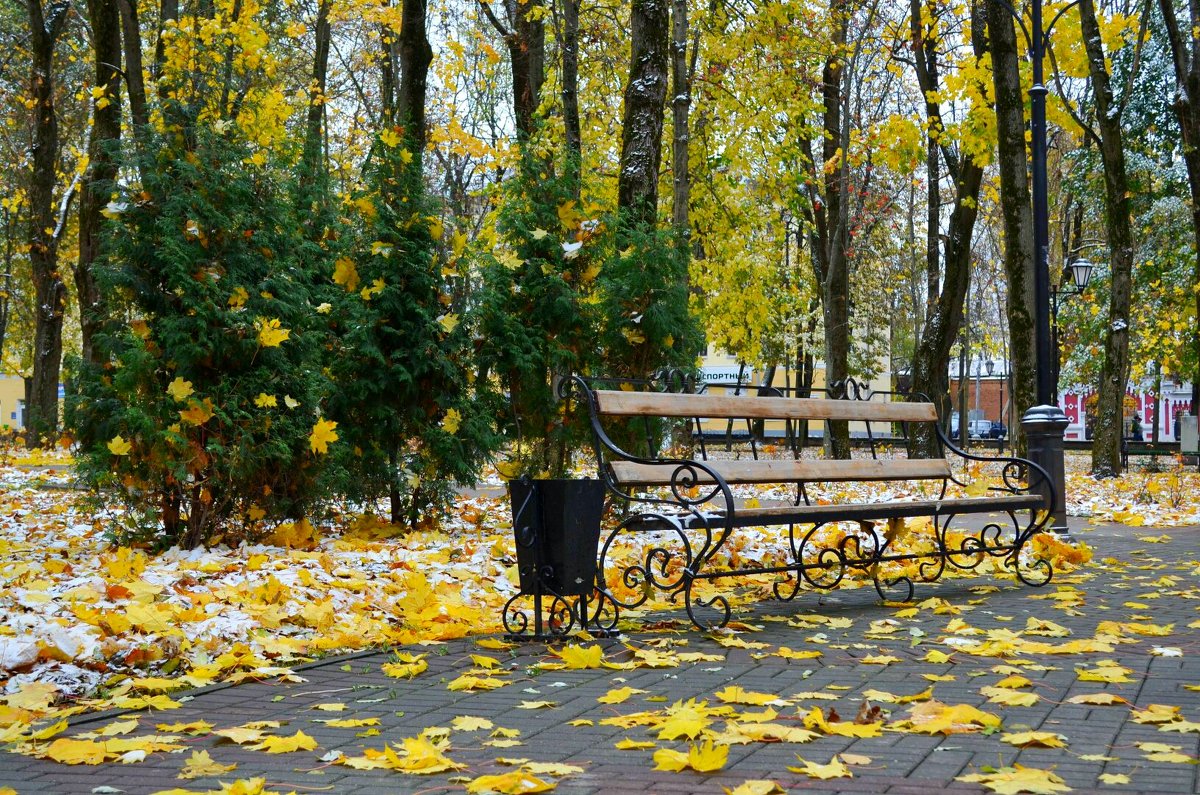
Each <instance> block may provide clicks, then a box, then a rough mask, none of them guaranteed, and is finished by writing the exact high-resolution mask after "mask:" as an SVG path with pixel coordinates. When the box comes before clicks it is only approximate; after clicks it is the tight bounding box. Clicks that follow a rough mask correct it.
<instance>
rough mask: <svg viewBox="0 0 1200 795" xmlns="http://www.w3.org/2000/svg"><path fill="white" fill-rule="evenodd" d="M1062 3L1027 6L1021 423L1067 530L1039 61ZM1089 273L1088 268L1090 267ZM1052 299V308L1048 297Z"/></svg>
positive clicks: (1055, 517) (1055, 524)
mask: <svg viewBox="0 0 1200 795" xmlns="http://www.w3.org/2000/svg"><path fill="white" fill-rule="evenodd" d="M1077 1H1078V0H1076V2H1077ZM1074 6H1075V3H1074V2H1072V3H1069V4H1068V5H1067V6H1065V7H1064V8H1062V9H1060V10H1059V12H1058V14H1057V15H1056V16H1055V17H1054V19H1053V20H1051V21H1050V24H1049V26H1047V27H1045V28H1043V27H1042V0H1032V4H1031V8H1030V12H1031V17H1032V19H1031V20H1030V21H1031V23H1032V25H1031V28H1032V29H1031V31H1030V34H1031V35H1030V38H1031V39H1032V41H1030V42H1029V44H1030V48H1029V49H1030V55H1031V56H1032V58H1033V86H1032V87H1031V88H1030V89H1029V100H1030V101H1029V105H1030V107H1029V127H1030V138H1031V140H1030V149H1031V153H1030V154H1031V158H1030V160H1031V167H1032V172H1033V173H1032V178H1033V179H1032V181H1033V271H1034V278H1033V294H1034V308H1035V314H1034V331H1035V339H1036V342H1037V349H1036V353H1037V357H1036V358H1037V403H1038V405H1036V406H1033V407H1031V408H1030V409H1029V410H1028V411H1026V412H1025V414H1024V416H1022V418H1021V425H1022V426H1023V427H1024V429H1025V435H1026V439H1027V440H1028V455H1029V458H1030V459H1031V460H1033V461H1035V462H1036V463H1038V464H1039V465H1041V467H1042V468H1043V469H1045V470H1046V472H1047V473H1048V474H1049V475H1050V481H1051V483H1050V484H1049V488H1046V489H1043V490H1042V491H1043V494H1045V495H1046V496H1047V497H1052V499H1051V500H1050V506H1049V508H1050V514H1051V518H1050V522H1049V524H1048V527H1049V528H1050V529H1051V530H1053V531H1054V532H1056V533H1059V534H1062V535H1066V533H1067V508H1066V506H1067V501H1066V481H1067V477H1066V465H1065V464H1064V462H1063V434H1064V432H1065V431H1066V429H1067V426H1068V425H1069V424H1070V422H1069V421H1068V420H1067V415H1066V414H1064V413H1063V411H1062V409H1060V408H1059V407H1058V401H1057V393H1058V383H1057V380H1058V365H1057V358H1056V356H1055V341H1054V340H1053V339H1052V338H1051V316H1052V314H1055V313H1056V311H1057V298H1056V297H1053V296H1052V290H1051V285H1050V209H1049V199H1048V196H1047V188H1046V94H1047V93H1048V92H1047V89H1046V86H1045V83H1044V80H1043V73H1042V62H1043V60H1044V57H1045V54H1046V42H1047V40H1048V37H1049V33H1050V30H1052V29H1053V28H1054V25H1055V23H1056V22H1058V20H1059V19H1060V18H1061V17H1062V15H1063V14H1064V13H1066V11H1067V10H1068V9H1069V8H1072V7H1074ZM1089 273H1090V269H1089ZM1052 300H1053V301H1054V302H1055V308H1054V311H1052V308H1051V301H1052Z"/></svg>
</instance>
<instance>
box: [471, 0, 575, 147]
mask: <svg viewBox="0 0 1200 795" xmlns="http://www.w3.org/2000/svg"><path fill="white" fill-rule="evenodd" d="M479 7H480V8H481V9H483V13H484V15H485V16H486V17H487V18H488V21H489V22H491V23H492V27H494V28H495V29H496V31H497V32H498V33H499V34H500V35H501V36H503V37H504V43H505V45H507V47H508V58H509V63H510V64H511V66H512V89H513V117H514V120H515V122H516V126H517V141H518V142H525V141H528V140H529V137H530V136H531V135H533V131H534V126H535V123H534V119H535V117H536V116H537V109H538V105H539V104H541V101H542V84H543V83H544V82H545V81H546V26H545V24H543V23H542V7H543V6H542V0H505V2H504V12H505V16H506V18H507V21H506V22H501V21H500V18H499V17H497V16H496V12H495V11H493V10H492V5H491V2H490V1H489V0H479ZM575 10H576V12H577V11H578V3H577V2H576V9H575ZM576 19H578V13H576Z"/></svg>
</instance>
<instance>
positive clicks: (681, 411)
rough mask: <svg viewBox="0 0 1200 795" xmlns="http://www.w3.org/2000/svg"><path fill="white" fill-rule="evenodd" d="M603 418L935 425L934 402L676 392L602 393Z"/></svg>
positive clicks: (599, 404)
mask: <svg viewBox="0 0 1200 795" xmlns="http://www.w3.org/2000/svg"><path fill="white" fill-rule="evenodd" d="M593 394H594V395H595V396H596V408H597V410H598V411H599V413H601V414H611V415H619V416H627V417H628V416H645V417H720V418H723V419H726V418H728V419H752V420H763V419H772V420H860V421H863V422H936V421H937V407H936V406H934V405H933V404H932V403H890V402H888V403H883V402H877V403H872V402H871V401H869V400H828V399H823V398H787V397H753V396H745V397H742V396H738V395H689V394H677V393H671V392H621V391H617V390H614V389H598V390H596V391H595V392H594V393H593Z"/></svg>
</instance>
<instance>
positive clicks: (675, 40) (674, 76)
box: [671, 0, 692, 255]
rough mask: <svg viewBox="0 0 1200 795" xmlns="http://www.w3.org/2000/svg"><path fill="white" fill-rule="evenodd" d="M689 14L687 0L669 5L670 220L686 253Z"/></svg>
mask: <svg viewBox="0 0 1200 795" xmlns="http://www.w3.org/2000/svg"><path fill="white" fill-rule="evenodd" d="M687 34H688V14H687V0H674V2H673V3H672V4H671V93H672V96H671V126H672V128H673V130H674V139H673V140H672V142H671V176H672V178H673V181H672V185H673V188H674V190H673V195H672V199H673V206H672V211H671V222H672V223H673V224H674V226H675V231H676V233H677V234H678V235H679V243H680V246H681V247H682V249H681V250H682V251H683V252H684V254H685V255H686V253H687V252H688V251H689V248H688V240H689V237H690V232H691V228H690V222H689V219H688V204H689V202H690V201H691V187H692V181H691V172H690V170H689V167H688V145H689V144H690V143H691V139H690V135H689V132H690V131H689V129H688V113H689V111H690V110H691V106H692V85H691V83H692V81H691V75H690V74H689V70H688V57H687Z"/></svg>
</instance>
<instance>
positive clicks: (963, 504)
mask: <svg viewBox="0 0 1200 795" xmlns="http://www.w3.org/2000/svg"><path fill="white" fill-rule="evenodd" d="M1042 505H1043V500H1042V497H1041V496H1040V495H1037V494H1020V495H1016V496H1004V497H964V498H957V499H945V500H914V501H912V502H877V503H861V504H841V505H785V506H781V507H772V508H746V509H742V510H739V511H737V512H735V513H734V517H733V526H734V527H756V526H758V525H778V524H815V523H818V522H835V521H848V522H855V521H863V522H870V521H879V520H882V519H890V518H904V517H909V516H933V515H935V514H936V515H940V516H946V515H950V514H966V513H972V514H974V513H995V512H998V511H1019V510H1026V509H1029V508H1038V507H1041V506H1042ZM683 518H684V520H685V522H687V524H685V527H697V526H699V524H698V522H696V521H695V520H694V518H693V517H690V516H687V515H684V516H683ZM724 521H725V520H724V517H723V515H722V514H720V513H713V514H710V519H709V522H710V526H711V527H713V528H714V529H715V528H719V527H723V526H724ZM671 527H672V525H671V524H670V523H669V522H667V521H666V520H665V519H661V518H649V519H646V520H645V521H643V522H639V523H638V524H637V529H638V530H668V529H670V528H671Z"/></svg>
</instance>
